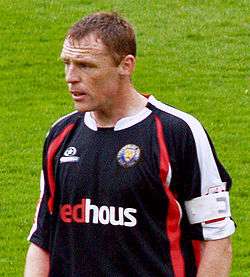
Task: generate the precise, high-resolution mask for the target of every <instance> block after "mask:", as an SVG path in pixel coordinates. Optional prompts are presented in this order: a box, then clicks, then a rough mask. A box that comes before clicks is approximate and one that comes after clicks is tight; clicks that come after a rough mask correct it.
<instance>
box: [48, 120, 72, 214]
mask: <svg viewBox="0 0 250 277" xmlns="http://www.w3.org/2000/svg"><path fill="white" fill-rule="evenodd" d="M73 127H74V124H69V125H67V126H66V127H65V128H64V129H63V131H62V132H61V133H60V134H59V135H58V136H57V137H55V139H54V140H53V141H52V142H51V144H50V145H49V148H48V152H47V174H48V183H49V189H50V198H49V201H48V209H49V212H50V213H51V214H52V213H53V207H54V198H55V190H56V183H55V176H54V166H53V164H54V157H55V155H56V153H57V151H58V149H59V147H60V146H61V144H62V142H63V140H64V138H65V137H66V136H67V135H68V134H69V133H70V131H71V130H72V128H73Z"/></svg>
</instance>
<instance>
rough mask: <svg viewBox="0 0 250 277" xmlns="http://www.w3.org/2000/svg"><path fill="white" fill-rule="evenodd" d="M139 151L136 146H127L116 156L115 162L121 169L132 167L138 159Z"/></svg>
mask: <svg viewBox="0 0 250 277" xmlns="http://www.w3.org/2000/svg"><path fill="white" fill-rule="evenodd" d="M140 154H141V150H140V148H139V147H138V146H137V145H134V144H127V145H125V146H123V147H122V148H121V149H120V151H119V152H118V154H117V160H118V162H119V164H120V165H121V166H123V167H131V166H133V165H134V164H135V163H136V162H137V161H138V160H139V158H140Z"/></svg>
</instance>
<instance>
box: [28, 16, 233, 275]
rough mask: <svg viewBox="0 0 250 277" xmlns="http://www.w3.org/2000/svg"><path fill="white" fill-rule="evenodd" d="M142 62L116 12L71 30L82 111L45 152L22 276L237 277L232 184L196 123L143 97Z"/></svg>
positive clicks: (72, 68)
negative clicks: (138, 82) (136, 81)
mask: <svg viewBox="0 0 250 277" xmlns="http://www.w3.org/2000/svg"><path fill="white" fill-rule="evenodd" d="M135 57H136V43H135V35H134V31H133V29H132V27H131V25H130V24H129V23H128V22H126V21H125V20H124V19H122V18H120V17H119V16H118V15H117V14H115V13H95V14H92V15H90V16H88V17H86V18H84V19H82V20H80V21H79V22H78V23H76V24H75V25H74V26H73V27H72V28H71V29H70V30H69V33H68V35H67V37H66V39H65V42H64V46H63V50H62V53H61V58H62V60H63V62H64V63H65V75H66V81H67V83H68V87H69V91H70V93H71V95H72V98H73V101H74V104H75V108H76V112H74V113H72V114H70V115H67V116H66V117H63V118H61V119H60V120H59V121H57V122H56V123H55V124H54V125H53V126H52V128H51V130H50V132H49V134H48V136H47V138H46V141H45V145H44V152H43V170H42V174H41V198H40V202H39V205H38V207H37V212H36V220H35V223H34V225H33V227H32V230H31V233H30V235H29V240H30V241H31V245H30V248H29V250H28V254H27V261H26V269H25V276H26V277H29V276H36V277H39V276H43V277H44V276H50V277H52V276H57V277H59V276H77V277H79V276H90V277H95V276H98V277H99V276H143V277H146V276H157V277H159V276H166V277H171V276H175V277H184V276H190V277H191V276H199V277H204V276H206V277H209V276H216V277H217V276H220V277H223V276H228V274H229V270H230V264H231V243H230V239H229V236H230V235H231V234H232V233H233V232H234V230H235V227H234V223H233V221H232V220H231V218H230V208H229V196H228V190H229V188H230V186H231V180H230V177H229V176H228V174H227V172H226V171H225V170H224V168H223V167H222V165H221V164H220V163H219V161H218V159H217V157H216V154H215V151H214V148H213V146H212V143H211V141H210V139H209V137H208V136H207V134H206V132H205V131H204V129H203V127H202V126H201V124H200V123H199V122H198V121H197V120H196V119H194V118H193V117H192V116H190V115H188V114H186V113H183V112H181V111H178V110H177V109H175V108H173V107H170V106H168V105H165V104H163V103H161V102H159V101H158V100H156V99H155V98H154V97H153V96H143V95H141V94H139V93H138V92H137V91H136V90H135V88H134V87H133V85H132V83H131V75H132V73H133V71H134V68H135ZM200 244H201V245H200ZM199 245H200V246H201V247H199Z"/></svg>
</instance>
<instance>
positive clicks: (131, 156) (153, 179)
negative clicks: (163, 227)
mask: <svg viewBox="0 0 250 277" xmlns="http://www.w3.org/2000/svg"><path fill="white" fill-rule="evenodd" d="M55 175H56V183H57V194H58V196H59V198H60V203H70V202H71V203H76V202H79V200H80V199H82V198H83V197H87V198H88V197H89V198H91V199H93V198H94V199H95V201H97V202H100V204H107V205H124V204H126V205H128V204H129V203H130V202H131V204H133V203H132V202H133V201H134V200H136V199H138V197H139V198H143V197H144V198H146V199H147V198H149V199H150V201H154V199H155V201H156V202H157V201H158V196H159V194H162V193H163V191H162V184H161V183H160V178H159V147H158V143H157V138H156V136H155V135H154V134H153V133H152V131H148V130H147V129H146V128H145V126H142V127H141V128H140V126H139V127H138V128H129V130H123V131H122V132H114V131H113V129H103V130H102V129H101V130H98V131H97V132H95V131H92V130H89V129H88V128H86V127H85V128H84V127H81V128H77V129H76V130H75V132H74V134H72V135H71V137H70V138H68V139H67V140H66V141H65V142H64V143H63V145H62V147H61V149H60V150H59V151H58V153H57V155H56V157H55ZM159 187H160V188H161V189H160V191H159ZM144 200H145V199H144Z"/></svg>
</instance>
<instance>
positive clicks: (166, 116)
mask: <svg viewBox="0 0 250 277" xmlns="http://www.w3.org/2000/svg"><path fill="white" fill-rule="evenodd" d="M149 103H150V104H151V105H152V106H153V109H154V112H155V113H156V114H157V116H159V118H160V119H161V121H162V123H163V125H165V124H167V125H168V126H169V125H171V126H172V127H174V128H178V129H184V130H190V131H191V132H192V133H193V132H197V131H198V132H199V131H202V132H203V131H204V129H203V126H202V124H201V123H200V121H199V120H198V119H196V118H195V117H194V116H193V115H191V114H189V113H186V112H183V111H181V110H179V109H177V108H175V107H173V106H170V105H168V104H166V103H163V102H161V101H159V100H157V99H156V98H154V97H153V96H150V97H149Z"/></svg>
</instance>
